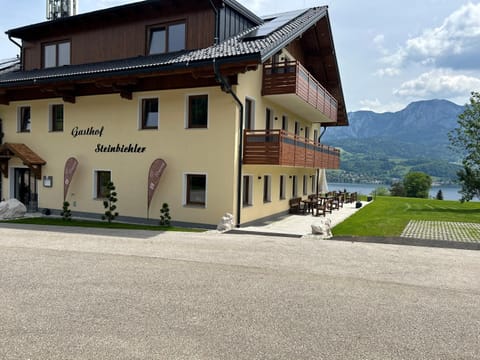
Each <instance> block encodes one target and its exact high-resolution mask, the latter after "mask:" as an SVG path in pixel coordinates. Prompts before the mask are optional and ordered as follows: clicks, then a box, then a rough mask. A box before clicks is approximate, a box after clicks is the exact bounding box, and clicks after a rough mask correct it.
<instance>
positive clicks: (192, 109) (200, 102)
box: [188, 95, 208, 129]
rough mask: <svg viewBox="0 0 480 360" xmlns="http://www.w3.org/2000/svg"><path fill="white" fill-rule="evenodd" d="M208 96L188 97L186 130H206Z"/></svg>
mask: <svg viewBox="0 0 480 360" xmlns="http://www.w3.org/2000/svg"><path fill="white" fill-rule="evenodd" d="M207 126H208V95H193V96H189V97H188V128H191V129H192V128H193V129H194V128H197V129H198V128H207Z"/></svg>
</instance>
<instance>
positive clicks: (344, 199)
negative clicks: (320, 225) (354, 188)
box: [289, 191, 358, 216]
mask: <svg viewBox="0 0 480 360" xmlns="http://www.w3.org/2000/svg"><path fill="white" fill-rule="evenodd" d="M357 199H358V194H357V193H356V192H354V193H350V192H347V191H343V192H339V191H332V192H328V193H325V194H318V195H317V194H310V195H308V197H307V198H306V199H302V198H300V197H298V198H293V199H290V201H289V205H290V209H289V213H290V214H302V215H308V214H311V215H313V216H326V215H327V213H328V214H331V213H332V211H334V210H340V209H341V208H343V206H344V204H352V203H356V202H357Z"/></svg>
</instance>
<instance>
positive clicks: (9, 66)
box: [0, 58, 20, 75]
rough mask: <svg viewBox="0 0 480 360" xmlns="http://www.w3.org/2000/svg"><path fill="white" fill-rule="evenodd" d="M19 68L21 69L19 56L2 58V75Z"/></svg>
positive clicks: (0, 70)
mask: <svg viewBox="0 0 480 360" xmlns="http://www.w3.org/2000/svg"><path fill="white" fill-rule="evenodd" d="M18 70H20V60H19V59H18V58H13V59H5V60H0V75H1V74H6V73H9V72H12V71H18Z"/></svg>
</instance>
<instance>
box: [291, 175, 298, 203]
mask: <svg viewBox="0 0 480 360" xmlns="http://www.w3.org/2000/svg"><path fill="white" fill-rule="evenodd" d="M297 196H298V183H297V175H293V176H292V198H296V197H297Z"/></svg>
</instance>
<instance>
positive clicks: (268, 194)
mask: <svg viewBox="0 0 480 360" xmlns="http://www.w3.org/2000/svg"><path fill="white" fill-rule="evenodd" d="M271 201H272V177H271V176H270V175H264V176H263V202H264V203H267V202H271Z"/></svg>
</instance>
